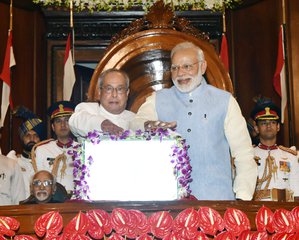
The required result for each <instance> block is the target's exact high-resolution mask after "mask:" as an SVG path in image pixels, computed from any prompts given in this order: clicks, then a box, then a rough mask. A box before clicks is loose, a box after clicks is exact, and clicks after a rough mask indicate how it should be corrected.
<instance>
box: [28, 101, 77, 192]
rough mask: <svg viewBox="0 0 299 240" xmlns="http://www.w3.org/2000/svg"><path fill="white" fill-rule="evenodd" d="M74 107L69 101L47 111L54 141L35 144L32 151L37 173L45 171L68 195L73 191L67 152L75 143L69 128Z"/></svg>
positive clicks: (71, 173)
mask: <svg viewBox="0 0 299 240" xmlns="http://www.w3.org/2000/svg"><path fill="white" fill-rule="evenodd" d="M74 108H75V105H74V104H73V103H71V102H69V101H59V102H55V103H54V104H53V105H52V106H50V107H49V109H48V115H49V116H50V119H51V127H52V130H53V132H54V133H55V135H56V140H54V139H48V140H46V141H43V142H41V143H39V144H37V145H36V146H35V147H34V148H33V150H32V160H33V165H34V166H36V169H37V171H39V170H47V171H49V172H51V173H52V174H53V175H54V176H55V177H56V178H57V182H59V183H61V184H62V185H63V186H64V187H65V188H66V190H67V191H68V193H70V194H71V192H72V191H73V190H74V177H73V160H72V156H71V155H70V154H69V151H72V150H73V147H74V146H75V145H77V143H76V142H75V141H74V140H73V138H72V134H71V131H70V128H69V118H70V116H71V115H72V114H73V112H74Z"/></svg>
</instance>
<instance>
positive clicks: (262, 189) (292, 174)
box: [251, 101, 299, 201]
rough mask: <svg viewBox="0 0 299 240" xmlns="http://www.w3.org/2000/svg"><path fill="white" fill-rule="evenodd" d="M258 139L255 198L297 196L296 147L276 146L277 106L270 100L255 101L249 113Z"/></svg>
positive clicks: (290, 197) (277, 127) (287, 199)
mask: <svg viewBox="0 0 299 240" xmlns="http://www.w3.org/2000/svg"><path fill="white" fill-rule="evenodd" d="M251 117H252V118H253V119H254V120H255V122H256V126H255V130H256V131H257V133H258V134H259V139H260V143H259V144H258V146H256V147H255V148H254V151H255V159H256V162H257V164H258V180H257V186H256V191H255V195H254V200H268V201H277V200H279V201H293V200H294V197H297V196H299V163H298V156H297V151H296V149H293V148H287V147H284V146H278V145H277V143H276V141H277V133H278V132H279V130H280V123H279V119H280V109H279V108H278V107H277V106H275V105H274V104H273V102H271V101H266V102H264V103H258V104H257V105H256V107H255V109H254V110H253V111H252V113H251Z"/></svg>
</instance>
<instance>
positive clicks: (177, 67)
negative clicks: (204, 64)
mask: <svg viewBox="0 0 299 240" xmlns="http://www.w3.org/2000/svg"><path fill="white" fill-rule="evenodd" d="M200 62H201V61H197V62H195V63H190V64H187V63H186V64H182V65H175V64H173V65H171V67H170V70H171V72H178V71H179V70H180V69H181V70H183V71H185V72H190V71H191V70H193V69H194V65H195V64H197V63H200Z"/></svg>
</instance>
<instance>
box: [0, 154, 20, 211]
mask: <svg viewBox="0 0 299 240" xmlns="http://www.w3.org/2000/svg"><path fill="white" fill-rule="evenodd" d="M0 166H1V167H0V206H3V205H17V204H19V202H20V201H22V200H24V199H25V186H24V181H23V177H22V173H21V169H20V167H19V165H18V164H17V161H16V160H14V159H9V158H8V157H5V156H3V155H0Z"/></svg>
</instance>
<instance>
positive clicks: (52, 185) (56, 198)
mask: <svg viewBox="0 0 299 240" xmlns="http://www.w3.org/2000/svg"><path fill="white" fill-rule="evenodd" d="M57 186H58V185H57V182H56V178H55V177H54V176H53V175H52V174H51V173H50V172H48V171H46V170H41V171H38V172H37V173H35V174H34V176H33V177H32V181H31V185H30V187H31V195H30V197H29V198H27V199H26V200H24V201H21V202H20V204H36V203H38V204H41V203H60V202H64V201H65V200H66V194H67V192H66V190H65V188H64V187H63V186H62V185H61V184H60V185H59V190H58V189H57Z"/></svg>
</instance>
